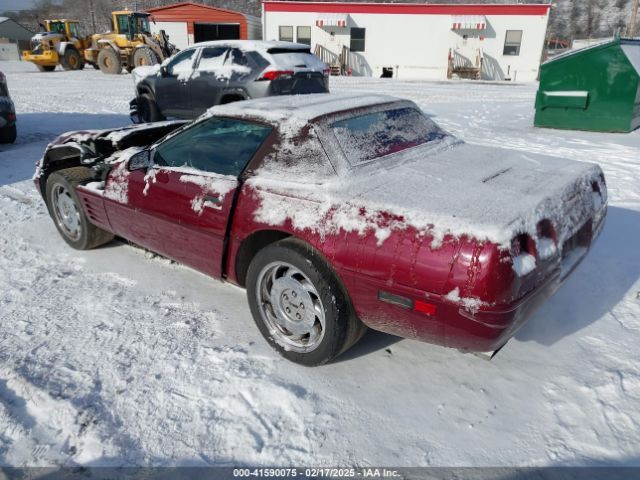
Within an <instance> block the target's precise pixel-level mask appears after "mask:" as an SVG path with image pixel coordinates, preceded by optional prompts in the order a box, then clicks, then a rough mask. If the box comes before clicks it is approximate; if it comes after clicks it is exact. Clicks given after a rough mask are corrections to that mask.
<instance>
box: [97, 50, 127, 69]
mask: <svg viewBox="0 0 640 480" xmlns="http://www.w3.org/2000/svg"><path fill="white" fill-rule="evenodd" d="M98 66H99V67H100V70H101V71H102V73H106V74H108V75H120V74H121V73H122V61H121V60H120V56H119V55H118V53H117V52H116V51H115V50H114V49H113V48H109V47H107V48H103V49H102V50H100V53H98Z"/></svg>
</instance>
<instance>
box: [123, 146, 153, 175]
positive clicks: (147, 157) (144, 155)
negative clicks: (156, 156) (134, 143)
mask: <svg viewBox="0 0 640 480" xmlns="http://www.w3.org/2000/svg"><path fill="white" fill-rule="evenodd" d="M152 166H153V161H152V160H151V151H150V150H142V151H141V152H138V153H136V154H135V155H133V156H132V157H131V158H130V159H129V171H131V172H133V171H135V170H146V169H147V168H150V167H152Z"/></svg>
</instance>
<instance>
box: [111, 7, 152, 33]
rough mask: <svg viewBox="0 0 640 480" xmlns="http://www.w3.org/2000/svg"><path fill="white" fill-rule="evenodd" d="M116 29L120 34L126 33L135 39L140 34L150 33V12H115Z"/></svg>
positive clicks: (114, 22)
mask: <svg viewBox="0 0 640 480" xmlns="http://www.w3.org/2000/svg"><path fill="white" fill-rule="evenodd" d="M112 21H113V26H114V31H115V32H116V33H117V34H119V35H126V37H127V38H128V39H129V40H133V39H134V38H135V37H136V36H138V35H143V34H144V35H150V34H151V28H150V27H149V14H148V13H140V12H129V11H123V12H113V20H112Z"/></svg>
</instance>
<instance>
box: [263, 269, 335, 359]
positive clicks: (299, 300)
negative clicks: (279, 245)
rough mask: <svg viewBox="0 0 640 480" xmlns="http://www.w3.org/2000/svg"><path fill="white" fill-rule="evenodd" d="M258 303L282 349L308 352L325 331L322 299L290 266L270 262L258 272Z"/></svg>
mask: <svg viewBox="0 0 640 480" xmlns="http://www.w3.org/2000/svg"><path fill="white" fill-rule="evenodd" d="M255 294H256V296H257V303H258V305H259V308H260V315H261V317H262V321H263V322H264V324H265V325H266V326H267V328H268V329H269V332H270V333H271V335H272V337H273V340H274V341H275V342H276V343H277V344H278V345H280V346H281V347H282V348H284V349H285V350H291V351H294V352H298V353H308V352H311V351H313V350H315V349H316V348H317V347H318V345H319V344H320V342H322V339H323V338H324V333H325V314H324V308H323V306H322V300H321V299H320V295H319V294H318V291H317V290H316V287H315V286H314V285H313V283H312V282H311V281H310V280H309V279H308V278H307V276H306V275H305V274H304V273H302V272H301V271H300V270H298V269H297V268H296V267H294V266H293V265H290V264H288V263H286V262H272V263H270V264H268V265H266V266H265V267H264V268H263V269H262V271H261V272H260V274H259V275H258V281H257V283H256V292H255Z"/></svg>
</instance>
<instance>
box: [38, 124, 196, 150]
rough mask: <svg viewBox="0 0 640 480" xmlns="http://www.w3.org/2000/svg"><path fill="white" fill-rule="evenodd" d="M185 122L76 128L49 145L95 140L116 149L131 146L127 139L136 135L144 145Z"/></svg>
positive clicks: (91, 141) (84, 142)
mask: <svg viewBox="0 0 640 480" xmlns="http://www.w3.org/2000/svg"><path fill="white" fill-rule="evenodd" d="M185 123H187V122H185V121H183V120H171V121H166V122H156V123H141V124H137V125H129V126H126V127H120V128H111V129H105V130H76V131H73V132H66V133H63V134H62V135H60V136H59V137H58V138H56V139H55V140H54V141H53V142H51V144H50V146H56V145H62V144H65V143H72V142H75V143H81V144H89V143H95V142H96V141H105V142H107V143H110V144H111V145H112V147H113V148H115V149H116V150H118V149H120V148H128V147H129V146H131V145H128V143H129V142H128V141H129V140H131V139H133V138H136V137H137V138H139V139H141V140H142V142H138V143H139V146H146V145H150V144H152V143H154V142H155V141H157V140H159V139H160V138H161V137H163V136H164V135H166V134H167V133H169V132H171V131H173V130H176V129H178V128H180V127H181V126H182V125H184V124H185Z"/></svg>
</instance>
